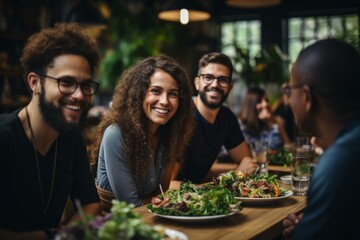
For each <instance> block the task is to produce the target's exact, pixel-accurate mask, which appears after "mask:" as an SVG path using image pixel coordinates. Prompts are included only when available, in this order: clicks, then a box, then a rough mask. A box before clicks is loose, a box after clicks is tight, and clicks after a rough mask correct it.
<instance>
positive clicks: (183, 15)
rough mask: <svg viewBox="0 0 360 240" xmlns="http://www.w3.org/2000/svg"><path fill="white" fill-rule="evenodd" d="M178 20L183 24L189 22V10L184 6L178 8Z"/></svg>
mask: <svg viewBox="0 0 360 240" xmlns="http://www.w3.org/2000/svg"><path fill="white" fill-rule="evenodd" d="M180 22H181V24H184V25H185V24H188V23H189V11H188V10H187V9H185V8H183V9H181V10H180Z"/></svg>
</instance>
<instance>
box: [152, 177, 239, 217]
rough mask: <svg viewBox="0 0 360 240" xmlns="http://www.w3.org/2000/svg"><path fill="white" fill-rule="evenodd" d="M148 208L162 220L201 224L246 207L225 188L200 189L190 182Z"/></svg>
mask: <svg viewBox="0 0 360 240" xmlns="http://www.w3.org/2000/svg"><path fill="white" fill-rule="evenodd" d="M147 208H148V210H149V211H150V212H151V213H153V214H154V215H155V216H158V217H163V218H167V219H173V220H177V221H183V222H200V221H210V220H215V219H219V218H224V217H228V216H231V215H234V214H236V213H238V212H239V211H240V210H241V209H242V206H241V202H240V201H239V200H237V199H235V195H234V194H233V193H232V192H231V191H230V190H228V189H226V188H224V187H222V186H215V185H214V184H206V185H202V186H196V185H194V184H193V183H191V182H190V181H187V182H183V183H182V184H181V185H180V188H179V189H170V190H167V191H166V192H163V193H161V194H159V195H158V196H156V197H153V198H152V200H151V203H149V204H148V205H147Z"/></svg>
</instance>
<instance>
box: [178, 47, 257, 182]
mask: <svg viewBox="0 0 360 240" xmlns="http://www.w3.org/2000/svg"><path fill="white" fill-rule="evenodd" d="M232 72H233V66H232V63H231V60H230V59H229V57H228V56H226V55H225V54H222V53H218V52H212V53H208V54H205V55H204V56H202V57H201V59H200V61H199V66H198V75H197V76H196V77H195V79H194V84H195V88H196V90H197V91H198V95H197V96H195V97H194V98H193V103H194V105H195V108H194V115H195V118H196V123H197V125H196V129H195V132H194V135H193V137H192V138H191V141H190V144H189V147H188V148H187V152H186V158H185V161H184V164H183V167H182V169H181V171H180V173H179V175H178V176H177V180H178V181H184V180H190V181H192V182H193V183H203V182H204V181H208V180H211V177H212V176H209V173H210V169H211V167H212V165H213V164H214V162H215V161H216V159H217V157H218V155H219V152H220V150H221V147H222V146H225V148H226V149H227V151H228V154H229V156H230V158H231V159H232V160H233V161H234V162H236V163H238V164H239V165H238V166H237V167H236V169H233V170H235V171H239V170H241V171H242V172H244V173H245V172H246V173H252V172H255V171H256V168H257V164H256V161H255V160H254V159H252V158H251V157H250V156H251V153H250V150H249V147H248V145H247V143H246V141H245V140H244V136H243V134H242V132H241V130H240V126H239V123H238V120H237V118H236V115H235V114H234V113H233V112H232V111H231V110H230V109H229V108H228V107H226V106H224V105H223V103H224V102H225V100H226V98H227V97H228V95H229V93H230V91H231V89H232V87H233V81H232ZM224 170H225V169H224ZM226 170H232V169H230V168H229V169H226ZM226 170H225V171H226ZM210 174H211V173H210Z"/></svg>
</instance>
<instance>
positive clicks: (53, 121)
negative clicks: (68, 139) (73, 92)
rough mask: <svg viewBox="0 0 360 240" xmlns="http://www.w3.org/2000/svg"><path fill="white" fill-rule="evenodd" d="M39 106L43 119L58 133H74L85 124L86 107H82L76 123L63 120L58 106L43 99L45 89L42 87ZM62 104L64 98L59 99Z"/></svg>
mask: <svg viewBox="0 0 360 240" xmlns="http://www.w3.org/2000/svg"><path fill="white" fill-rule="evenodd" d="M39 99H40V100H39V108H40V111H41V113H42V115H43V117H44V119H45V121H46V122H47V123H48V124H49V125H50V126H51V127H53V128H54V129H55V130H56V131H58V132H59V133H65V134H67V133H74V132H78V133H80V132H82V130H83V129H84V127H85V124H86V117H87V113H88V110H89V109H88V108H86V109H83V111H82V113H81V116H80V120H79V122H78V123H69V122H67V121H66V120H65V117H64V115H63V113H62V111H61V108H60V107H56V106H54V105H53V104H51V103H49V102H47V101H46V100H45V89H44V88H43V89H42V91H41V93H40V96H39ZM62 104H64V99H62V100H61V101H60V105H62Z"/></svg>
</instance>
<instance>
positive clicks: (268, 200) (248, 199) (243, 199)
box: [235, 190, 293, 203]
mask: <svg viewBox="0 0 360 240" xmlns="http://www.w3.org/2000/svg"><path fill="white" fill-rule="evenodd" d="M291 195H293V192H292V191H290V190H289V191H286V192H284V193H283V194H282V195H280V196H277V197H269V198H254V197H253V198H251V197H235V198H236V199H238V200H240V201H241V202H243V203H271V202H275V201H278V200H280V199H284V198H287V197H290V196H291Z"/></svg>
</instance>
